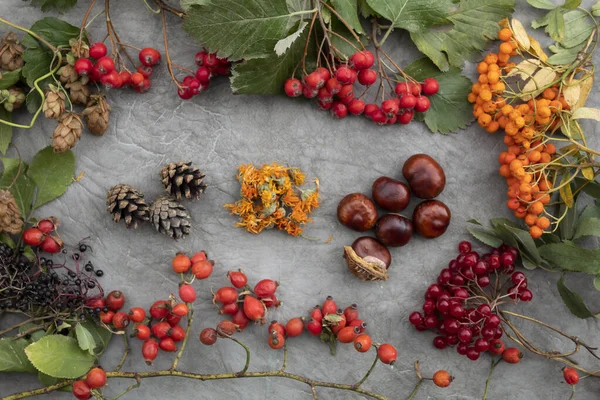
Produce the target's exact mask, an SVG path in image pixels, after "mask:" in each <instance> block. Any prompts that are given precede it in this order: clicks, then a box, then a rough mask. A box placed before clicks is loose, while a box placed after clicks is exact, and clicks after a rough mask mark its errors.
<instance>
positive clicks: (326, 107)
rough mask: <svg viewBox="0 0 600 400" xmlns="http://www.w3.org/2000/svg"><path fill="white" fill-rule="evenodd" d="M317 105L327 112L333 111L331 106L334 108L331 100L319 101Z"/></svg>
mask: <svg viewBox="0 0 600 400" xmlns="http://www.w3.org/2000/svg"><path fill="white" fill-rule="evenodd" d="M317 104H318V105H319V108H320V109H321V110H323V111H327V110H331V106H333V100H331V99H329V100H321V99H319V100H317Z"/></svg>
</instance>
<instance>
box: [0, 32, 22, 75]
mask: <svg viewBox="0 0 600 400" xmlns="http://www.w3.org/2000/svg"><path fill="white" fill-rule="evenodd" d="M23 51H25V48H24V47H23V45H22V44H21V43H20V42H19V40H18V39H17V35H16V34H15V33H14V32H8V33H7V34H6V35H5V36H4V37H3V38H2V42H0V69H3V70H5V71H14V70H16V69H19V68H21V67H22V66H23V58H22V57H21V56H22V54H23Z"/></svg>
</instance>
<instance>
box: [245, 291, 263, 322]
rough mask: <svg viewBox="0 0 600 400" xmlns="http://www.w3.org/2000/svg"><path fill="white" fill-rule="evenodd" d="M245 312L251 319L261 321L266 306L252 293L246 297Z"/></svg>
mask: <svg viewBox="0 0 600 400" xmlns="http://www.w3.org/2000/svg"><path fill="white" fill-rule="evenodd" d="M244 314H246V317H248V319H249V320H250V321H261V320H262V319H263V318H264V316H265V306H264V304H263V303H262V302H261V301H260V300H258V299H257V298H256V297H254V296H252V295H246V297H244Z"/></svg>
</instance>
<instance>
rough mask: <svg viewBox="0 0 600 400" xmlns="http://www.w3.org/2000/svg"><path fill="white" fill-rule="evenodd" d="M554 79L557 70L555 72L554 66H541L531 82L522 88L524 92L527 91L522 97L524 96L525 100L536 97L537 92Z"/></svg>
mask: <svg viewBox="0 0 600 400" xmlns="http://www.w3.org/2000/svg"><path fill="white" fill-rule="evenodd" d="M554 79H556V72H554V70H553V69H552V68H549V67H544V68H541V69H540V70H539V71H538V72H536V73H535V75H533V78H531V79H530V80H529V82H527V84H525V86H524V87H523V90H522V93H525V95H524V96H521V97H522V98H523V100H529V99H531V98H533V97H535V96H536V95H537V93H536V92H539V91H541V90H540V89H541V88H543V87H544V86H546V85H548V84H550V83H552V82H553V81H554ZM530 92H533V93H530ZM532 95H533V96H532Z"/></svg>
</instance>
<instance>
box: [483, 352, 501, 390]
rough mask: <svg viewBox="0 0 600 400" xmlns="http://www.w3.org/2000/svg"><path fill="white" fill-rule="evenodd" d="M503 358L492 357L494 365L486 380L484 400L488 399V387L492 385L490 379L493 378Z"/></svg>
mask: <svg viewBox="0 0 600 400" xmlns="http://www.w3.org/2000/svg"><path fill="white" fill-rule="evenodd" d="M501 360H502V359H501V358H499V359H498V360H497V361H494V359H493V358H492V367H491V368H490V373H489V375H488V377H487V379H486V380H485V391H484V392H483V398H482V400H485V399H487V395H488V389H489V387H490V381H491V380H492V374H493V373H494V370H495V369H496V366H497V365H498V364H499V363H500V361H501Z"/></svg>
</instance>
